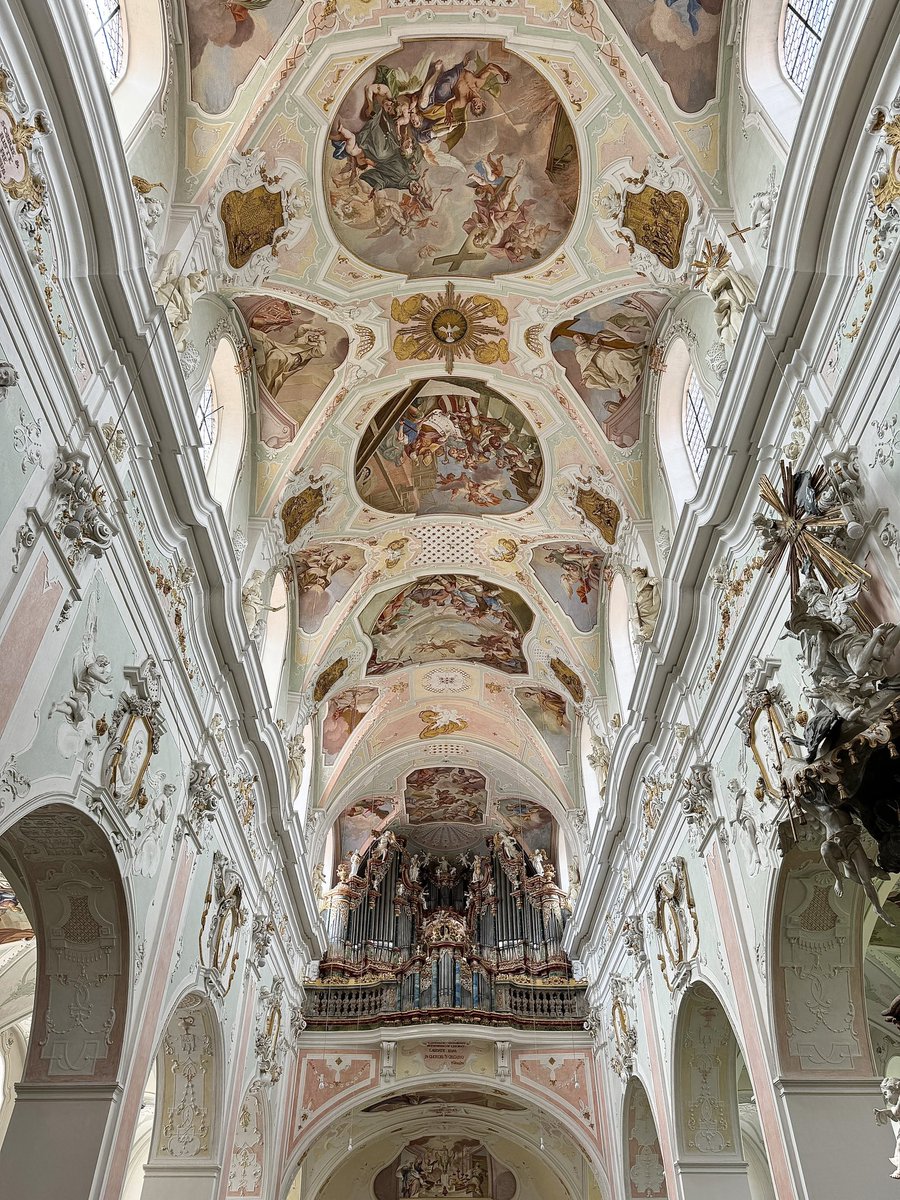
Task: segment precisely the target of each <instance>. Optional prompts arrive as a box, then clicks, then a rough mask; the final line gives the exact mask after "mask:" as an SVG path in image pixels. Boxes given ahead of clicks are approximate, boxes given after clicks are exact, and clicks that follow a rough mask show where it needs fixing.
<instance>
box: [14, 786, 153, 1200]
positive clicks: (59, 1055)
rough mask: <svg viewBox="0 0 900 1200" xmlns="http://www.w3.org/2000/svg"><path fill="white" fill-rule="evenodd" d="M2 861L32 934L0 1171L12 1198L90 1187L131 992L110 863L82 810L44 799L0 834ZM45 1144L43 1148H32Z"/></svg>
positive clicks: (33, 1199)
mask: <svg viewBox="0 0 900 1200" xmlns="http://www.w3.org/2000/svg"><path fill="white" fill-rule="evenodd" d="M0 870H2V871H3V873H4V875H5V876H6V877H7V878H8V879H9V881H10V884H11V886H12V887H13V888H14V890H15V894H16V896H17V897H18V898H19V900H20V901H21V904H22V907H23V908H24V910H25V911H26V913H27V915H28V917H29V918H30V920H31V924H32V927H33V929H34V931H35V942H36V945H37V969H36V987H35V994H34V1010H33V1014H32V1020H31V1031H30V1037H29V1039H28V1048H27V1052H26V1054H25V1062H24V1072H23V1076H22V1080H21V1082H19V1083H18V1084H17V1085H16V1100H15V1103H14V1105H13V1107H12V1113H11V1116H10V1119H9V1126H8V1128H7V1131H6V1137H5V1138H4V1140H3V1144H2V1147H0V1179H2V1180H3V1190H4V1193H7V1192H8V1194H9V1195H11V1196H16V1197H18V1198H19V1200H43V1198H44V1197H47V1196H88V1195H90V1194H91V1192H92V1188H93V1186H94V1183H95V1174H96V1172H97V1169H98V1163H100V1162H101V1161H102V1158H103V1156H102V1146H103V1143H104V1140H105V1137H106V1132H107V1128H108V1125H109V1122H110V1119H111V1116H112V1114H113V1111H114V1109H115V1106H116V1102H117V1098H118V1094H119V1089H120V1083H121V1079H120V1065H121V1057H122V1046H123V1043H124V1038H125V1029H126V1020H127V1015H128V1004H129V995H130V978H129V963H130V935H129V920H128V913H127V905H126V899H125V893H124V889H123V886H122V879H121V875H120V872H119V866H118V863H117V861H116V859H115V856H114V854H113V851H112V848H111V846H110V844H109V842H108V840H107V838H106V836H105V835H104V834H103V832H102V831H101V830H100V829H99V828H98V826H97V825H96V824H95V823H94V822H93V821H92V820H91V819H90V818H89V817H88V816H87V815H86V814H84V813H82V812H79V811H78V810H76V809H74V808H71V807H69V806H67V805H64V804H48V805H45V806H44V807H42V808H39V809H36V810H35V811H33V812H31V813H30V814H29V815H27V816H25V817H22V818H21V819H20V820H19V821H17V822H16V824H15V825H13V826H12V827H11V828H10V829H8V830H7V831H6V832H5V833H4V834H3V835H2V837H0ZM51 1145H52V1146H53V1153H52V1154H41V1153H36V1152H35V1147H39V1146H51Z"/></svg>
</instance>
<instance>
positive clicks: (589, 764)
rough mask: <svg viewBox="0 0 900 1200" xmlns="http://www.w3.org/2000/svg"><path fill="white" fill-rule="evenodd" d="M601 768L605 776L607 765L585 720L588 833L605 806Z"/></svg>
mask: <svg viewBox="0 0 900 1200" xmlns="http://www.w3.org/2000/svg"><path fill="white" fill-rule="evenodd" d="M604 749H605V747H604ZM601 770H602V771H603V774H604V778H605V775H606V766H605V764H602V763H600V762H599V761H598V757H597V753H596V752H595V748H594V743H593V738H592V736H591V729H590V726H589V725H588V723H587V721H584V722H582V726H581V778H582V783H583V784H584V807H585V811H586V812H587V827H588V835H590V833H591V832H592V831H593V828H594V822H595V821H596V820H597V817H598V816H599V815H600V810H601V809H602V807H603V796H602V794H601V792H600V771H601Z"/></svg>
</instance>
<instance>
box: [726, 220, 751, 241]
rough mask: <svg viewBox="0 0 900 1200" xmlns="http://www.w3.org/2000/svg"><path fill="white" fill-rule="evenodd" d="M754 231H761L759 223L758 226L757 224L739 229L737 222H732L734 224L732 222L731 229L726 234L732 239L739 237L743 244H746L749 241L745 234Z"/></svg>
mask: <svg viewBox="0 0 900 1200" xmlns="http://www.w3.org/2000/svg"><path fill="white" fill-rule="evenodd" d="M754 229H759V223H758V222H757V224H756V225H748V226H747V228H746V229H739V228H738V226H737V222H736V221H732V222H731V228H730V229H728V230H726V231H725V232H726V234H727V236H728V237H730V238H735V237H737V238H740V239H741V243H742V244H743V243H744V242H746V241H747V239H746V238H745V237H744V234H745V233H752V232H753V230H754Z"/></svg>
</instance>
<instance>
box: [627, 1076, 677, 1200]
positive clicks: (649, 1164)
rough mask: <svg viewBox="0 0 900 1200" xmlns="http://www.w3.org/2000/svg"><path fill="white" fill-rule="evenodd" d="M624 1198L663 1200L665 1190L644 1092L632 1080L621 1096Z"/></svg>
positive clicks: (666, 1188)
mask: <svg viewBox="0 0 900 1200" xmlns="http://www.w3.org/2000/svg"><path fill="white" fill-rule="evenodd" d="M624 1135H625V1196H626V1197H627V1200H666V1198H667V1197H668V1196H669V1194H670V1193H669V1188H668V1183H667V1180H666V1169H665V1166H664V1165H663V1158H662V1151H661V1150H660V1146H659V1133H658V1132H657V1128H656V1120H655V1119H654V1116H653V1110H652V1108H651V1107H650V1098H649V1097H648V1095H647V1089H646V1088H645V1087H644V1085H643V1083H641V1081H640V1080H639V1079H637V1078H634V1077H633V1078H632V1079H631V1080H630V1082H629V1084H628V1091H627V1092H626V1095H625V1126H624Z"/></svg>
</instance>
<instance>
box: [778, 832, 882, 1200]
mask: <svg viewBox="0 0 900 1200" xmlns="http://www.w3.org/2000/svg"><path fill="white" fill-rule="evenodd" d="M783 833H784V834H786V831H783ZM820 841H821V833H820V829H819V826H818V825H813V827H812V828H810V827H809V826H802V827H801V829H800V841H799V842H798V843H796V844H795V845H793V846H792V847H791V849H790V850H788V851H787V853H786V854H785V855H784V858H783V860H782V863H781V866H780V868H779V870H778V873H777V875H776V876H775V879H774V882H773V886H772V891H771V899H770V906H769V910H768V914H767V917H768V925H767V928H768V930H769V947H768V970H767V975H768V978H769V981H770V983H769V1006H770V1008H769V1017H770V1021H771V1027H772V1031H773V1041H774V1049H775V1071H776V1073H777V1076H778V1089H779V1092H780V1094H781V1096H780V1104H781V1106H782V1108H783V1111H784V1119H785V1121H786V1122H788V1123H789V1126H790V1129H791V1140H792V1144H793V1146H794V1158H795V1161H796V1163H797V1164H798V1170H799V1172H800V1176H801V1178H800V1181H799V1186H800V1187H801V1189H802V1192H803V1194H804V1195H809V1196H816V1195H819V1196H823V1195H835V1196H837V1195H841V1194H842V1193H843V1192H844V1191H846V1190H848V1189H849V1190H850V1191H853V1192H854V1193H856V1194H859V1195H865V1194H872V1195H877V1194H878V1193H879V1191H880V1190H883V1188H884V1169H883V1166H882V1162H881V1161H880V1160H883V1159H884V1156H885V1154H889V1146H890V1140H888V1142H887V1143H885V1141H884V1131H883V1130H882V1131H880V1132H881V1137H879V1136H878V1133H879V1131H878V1130H877V1128H876V1127H875V1125H874V1122H873V1120H872V1109H873V1107H874V1106H875V1105H876V1104H877V1103H878V1101H879V1094H878V1080H877V1079H876V1078H875V1070H876V1064H875V1058H874V1054H873V1049H872V1045H871V1040H870V1024H869V1020H868V1018H867V1003H866V978H865V944H866V931H867V929H866V927H867V925H868V931H869V932H870V933H871V929H872V926H873V923H874V920H873V919H874V913H873V912H872V911H871V908H870V906H869V904H868V901H867V900H866V898H865V896H864V894H863V892H862V889H861V888H858V887H856V886H855V885H854V884H852V883H846V884H845V885H844V887H843V895H837V894H836V892H835V890H834V883H835V879H834V876H833V875H832V874H831V873H830V871H829V870H828V868H827V867H826V866H825V864H824V862H823V861H822V858H821V854H820V849H819V847H820ZM886 886H887V887H890V885H889V884H888V885H886ZM874 1008H876V1006H875V1005H874V1004H873V1009H874ZM880 1008H881V1005H877V1009H880ZM877 1009H876V1012H877V1017H876V1021H877V1024H878V1025H879V1026H880V1027H881V1028H882V1029H886V1026H884V1025H883V1024H882V1020H883V1018H882V1017H881V1014H880V1012H878V1011H877ZM835 1122H840V1126H841V1138H840V1139H838V1140H837V1141H835V1142H829V1141H828V1140H827V1139H826V1140H825V1141H822V1139H821V1136H820V1135H821V1130H822V1129H824V1128H828V1127H829V1125H832V1124H833V1123H835ZM847 1146H853V1147H854V1152H853V1154H849V1155H848V1154H847V1150H846V1148H847Z"/></svg>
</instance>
